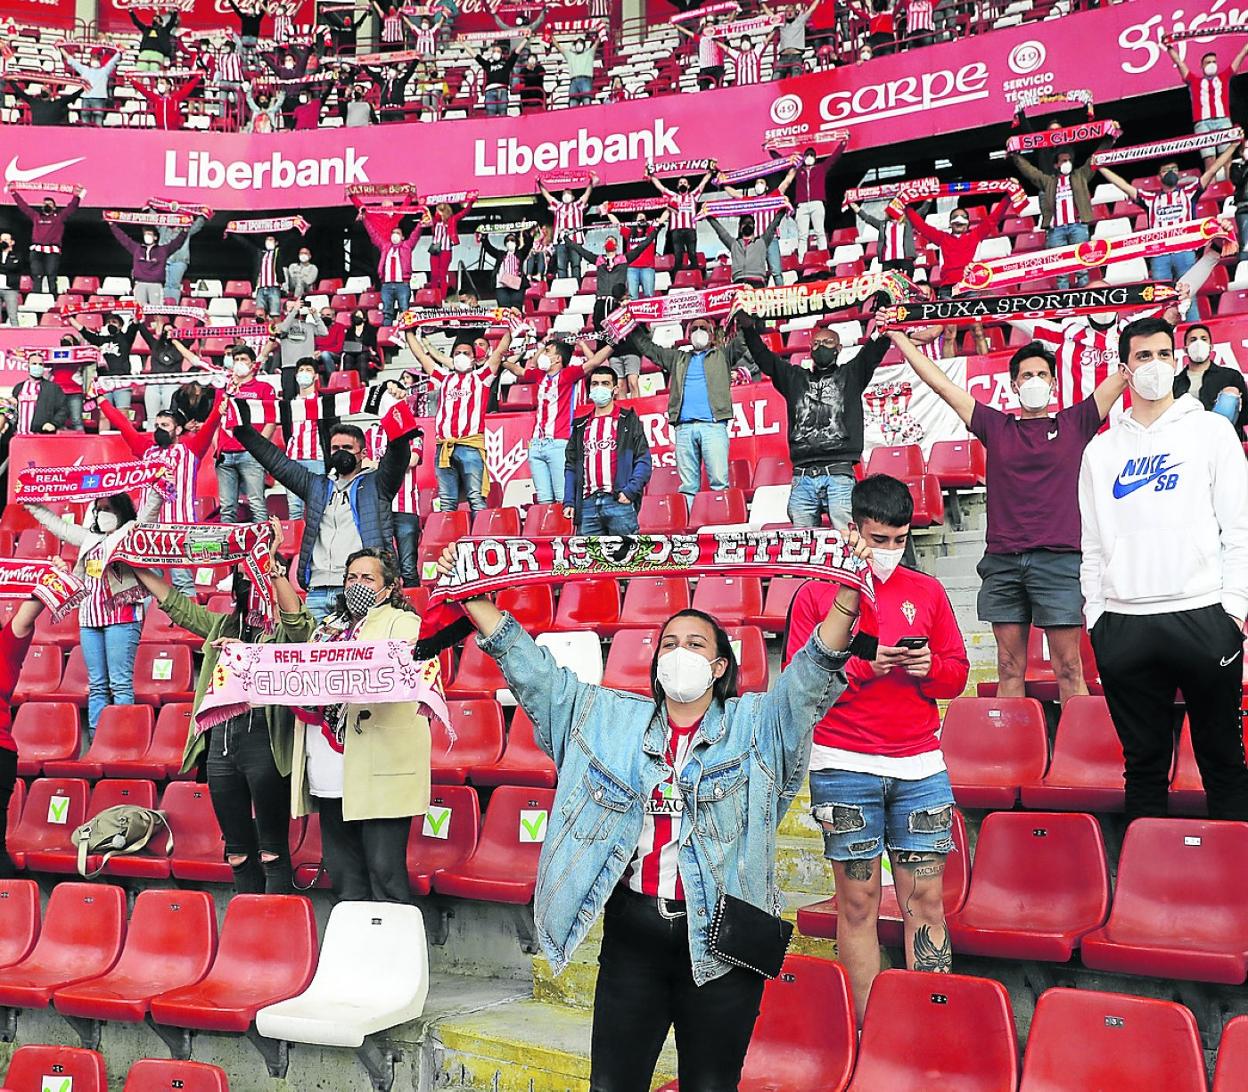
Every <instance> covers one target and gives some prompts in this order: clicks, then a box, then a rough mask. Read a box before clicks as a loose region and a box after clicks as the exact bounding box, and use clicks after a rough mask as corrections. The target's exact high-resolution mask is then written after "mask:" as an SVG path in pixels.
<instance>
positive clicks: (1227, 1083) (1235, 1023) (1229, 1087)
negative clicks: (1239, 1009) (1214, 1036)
mask: <svg viewBox="0 0 1248 1092" xmlns="http://www.w3.org/2000/svg"><path fill="white" fill-rule="evenodd" d="M1244 1088H1248V1016H1236V1017H1235V1018H1234V1019H1233V1020H1229V1021H1227V1024H1226V1026H1225V1027H1224V1028H1223V1029H1222V1041H1221V1042H1220V1043H1219V1044H1218V1067H1217V1069H1216V1070H1214V1074H1213V1092H1238V1090H1241V1089H1244Z"/></svg>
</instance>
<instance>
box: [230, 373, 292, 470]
mask: <svg viewBox="0 0 1248 1092" xmlns="http://www.w3.org/2000/svg"><path fill="white" fill-rule="evenodd" d="M228 393H229V397H230V399H231V401H229V402H227V403H226V405H225V408H224V409H223V410H222V420H221V444H220V446H219V447H218V448H217V450H218V451H220V452H221V453H222V454H223V455H227V454H230V453H231V452H238V451H244V450H246V449H245V448H244V447H243V445H242V444H240V443H239V442H238V441H237V440H236V439H234V433H233V432H232V431H231V430H232V429H233V428H234V427H235V426H236V425H237V424H238V416H237V414H236V412H235V409H234V403H233V401H232V399H235V398H243V399H246V400H247V401H248V402H251V403H255V402H262V403H263V405H262V406H261V407H259V408H260V409H261V411H262V418H261V417H257V416H256V409H257V407H256V406H255V405H254V404H253V405H252V406H251V407H250V408H251V423H252V425H254V426H255V428H256V429H257V430H259V429H262V428H264V427H265V426H266V425H276V424H277V395H276V394H274V393H273V388H272V387H270V386H269V385H268V384H267V383H264V382H262V381H261V380H259V379H249V380H247V382H246V383H243V384H242V385H241V386H240V387H239V388H238V389H237V390H236V391H230V392H228Z"/></svg>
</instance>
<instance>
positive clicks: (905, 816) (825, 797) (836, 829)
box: [810, 770, 953, 861]
mask: <svg viewBox="0 0 1248 1092" xmlns="http://www.w3.org/2000/svg"><path fill="white" fill-rule="evenodd" d="M810 804H811V807H810V810H811V814H812V815H814V817H815V820H816V821H817V822H818V823H819V825H820V826H821V827H823V855H824V856H825V857H827V859H828V860H829V861H870V860H874V859H875V858H876V857H879V856H881V855H882V854H883V851H884V850H885V849H887V850H888V851H889V852H890V853H892V852H895V851H897V850H908V851H909V852H911V853H952V852H953V787H952V786H951V785H950V784H949V775H948V774H947V773H946V772H945V771H944V770H941V771H940V773H934V774H932V775H931V776H930V777H924V778H922V779H920V780H918V781H903V780H901V779H900V778H896V777H877V776H876V775H875V774H865V773H851V772H849V771H848V770H811V771H810Z"/></svg>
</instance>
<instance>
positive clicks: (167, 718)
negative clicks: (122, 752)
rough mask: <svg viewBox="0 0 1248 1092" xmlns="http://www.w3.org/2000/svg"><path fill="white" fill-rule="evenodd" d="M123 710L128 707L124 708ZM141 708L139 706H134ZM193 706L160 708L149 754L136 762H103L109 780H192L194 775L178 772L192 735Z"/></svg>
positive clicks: (121, 760)
mask: <svg viewBox="0 0 1248 1092" xmlns="http://www.w3.org/2000/svg"><path fill="white" fill-rule="evenodd" d="M121 708H126V707H125V706H123V707H121ZM134 708H139V706H134ZM190 727H191V703H190V702H185V701H178V702H170V703H169V704H168V705H162V706H161V707H160V713H159V715H158V716H157V717H156V729H155V731H154V732H153V734H152V741H151V743H150V744H149V745H148V748H147V750H146V751H144V752H143V754H142V755H140V756H139V757H138V758H135V759H120V758H115V759H108V760H106V761H105V763H104V774H105V776H106V777H150V778H151V779H152V780H154V781H164V780H166V779H167V778H191V777H194V776H195V774H194V772H193V771H192V772H191V773H186V774H183V773H179V771H180V770H181V768H182V755H183V752H184V751H185V750H186V741H187V738H188V736H189V735H190Z"/></svg>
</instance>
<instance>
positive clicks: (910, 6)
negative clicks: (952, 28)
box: [906, 0, 936, 34]
mask: <svg viewBox="0 0 1248 1092" xmlns="http://www.w3.org/2000/svg"><path fill="white" fill-rule="evenodd" d="M933 7H934V5H933V4H932V0H909V2H908V3H907V4H906V33H908V34H916V33H917V34H930V33H931V32H932V31H934V30H935V29H936V23H935V20H934V19H933V18H932V8H933Z"/></svg>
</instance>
